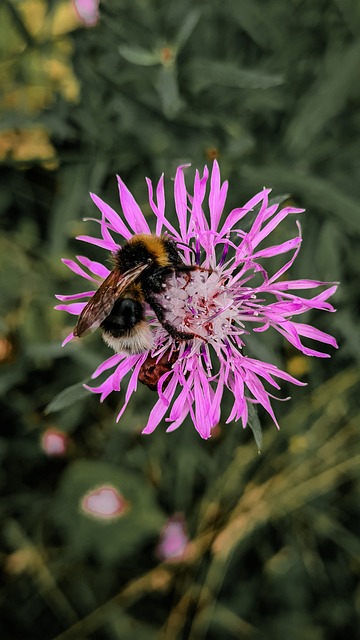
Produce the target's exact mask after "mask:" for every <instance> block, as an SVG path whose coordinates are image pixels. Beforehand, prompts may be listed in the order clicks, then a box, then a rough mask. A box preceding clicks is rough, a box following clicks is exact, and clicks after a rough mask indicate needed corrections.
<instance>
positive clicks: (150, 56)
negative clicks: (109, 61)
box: [119, 44, 160, 67]
mask: <svg viewBox="0 0 360 640" xmlns="http://www.w3.org/2000/svg"><path fill="white" fill-rule="evenodd" d="M119 53H120V55H121V56H122V57H123V58H125V60H127V61H128V62H131V64H136V65H139V66H143V67H150V66H154V65H158V64H160V55H159V53H158V52H154V51H146V50H145V49H141V48H140V47H130V46H129V45H127V44H121V45H120V46H119Z"/></svg>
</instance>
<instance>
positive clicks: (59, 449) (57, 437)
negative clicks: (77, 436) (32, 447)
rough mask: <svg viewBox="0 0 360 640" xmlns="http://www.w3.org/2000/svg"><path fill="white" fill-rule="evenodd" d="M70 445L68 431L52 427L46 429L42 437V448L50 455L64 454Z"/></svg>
mask: <svg viewBox="0 0 360 640" xmlns="http://www.w3.org/2000/svg"><path fill="white" fill-rule="evenodd" d="M68 446H69V437H68V435H67V434H66V433H63V432H62V431H58V429H53V428H52V427H50V428H49V429H46V431H44V433H43V435H42V438H41V448H42V449H43V451H44V452H45V453H46V454H47V455H48V456H63V455H65V453H66V452H67V449H68Z"/></svg>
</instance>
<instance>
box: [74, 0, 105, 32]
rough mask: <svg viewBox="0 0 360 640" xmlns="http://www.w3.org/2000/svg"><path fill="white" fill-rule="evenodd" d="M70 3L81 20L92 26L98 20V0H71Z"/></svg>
mask: <svg viewBox="0 0 360 640" xmlns="http://www.w3.org/2000/svg"><path fill="white" fill-rule="evenodd" d="M72 3H73V6H74V9H75V11H76V13H77V15H78V17H79V19H80V20H81V22H82V23H83V24H85V25H86V26H87V27H94V26H95V25H96V23H97V22H98V20H99V3H100V0H72Z"/></svg>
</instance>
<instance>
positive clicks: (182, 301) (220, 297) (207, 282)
mask: <svg viewBox="0 0 360 640" xmlns="http://www.w3.org/2000/svg"><path fill="white" fill-rule="evenodd" d="M164 297H165V304H164V306H165V307H166V312H167V313H166V319H167V320H168V321H169V322H170V323H171V324H172V325H173V326H175V327H176V328H177V329H178V330H179V331H186V332H189V333H194V334H195V335H196V336H199V337H201V338H204V339H205V340H206V342H214V341H220V340H223V339H224V338H225V337H228V336H231V335H233V334H234V331H235V332H236V333H239V323H238V310H237V308H236V304H235V303H234V299H233V294H232V291H231V290H229V288H227V286H226V282H225V278H224V276H223V275H222V273H221V271H213V272H208V271H200V270H199V271H194V272H192V273H191V276H190V277H189V276H188V275H180V276H179V275H177V276H176V275H173V276H172V278H171V279H170V280H169V281H168V283H167V288H166V292H165V295H164ZM242 326H243V325H242Z"/></svg>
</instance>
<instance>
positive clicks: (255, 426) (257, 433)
mask: <svg viewBox="0 0 360 640" xmlns="http://www.w3.org/2000/svg"><path fill="white" fill-rule="evenodd" d="M248 409H249V418H248V426H249V427H250V429H251V431H252V432H253V436H254V440H255V443H256V446H257V448H258V453H261V449H262V446H263V434H262V429H261V424H260V420H259V416H258V414H257V411H256V409H255V407H254V405H253V403H252V402H248Z"/></svg>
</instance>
